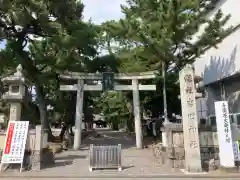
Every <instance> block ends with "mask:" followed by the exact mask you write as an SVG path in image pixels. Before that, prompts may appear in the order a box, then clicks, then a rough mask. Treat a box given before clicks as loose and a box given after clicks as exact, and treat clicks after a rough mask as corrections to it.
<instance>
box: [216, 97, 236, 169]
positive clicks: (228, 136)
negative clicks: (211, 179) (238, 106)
mask: <svg viewBox="0 0 240 180" xmlns="http://www.w3.org/2000/svg"><path fill="white" fill-rule="evenodd" d="M215 114H216V123H217V135H218V144H219V159H220V165H221V166H223V167H234V166H235V164H234V154H233V140H232V132H231V124H230V119H229V110H228V102H227V101H217V102H215Z"/></svg>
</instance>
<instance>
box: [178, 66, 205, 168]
mask: <svg viewBox="0 0 240 180" xmlns="http://www.w3.org/2000/svg"><path fill="white" fill-rule="evenodd" d="M179 80H180V94H181V105H182V123H183V135H184V149H185V168H186V171H188V172H192V173H197V172H201V171H202V164H201V154H200V145H199V133H198V120H197V108H196V89H195V83H194V71H193V68H192V66H191V65H187V66H186V67H185V68H184V69H182V70H181V71H180V73H179Z"/></svg>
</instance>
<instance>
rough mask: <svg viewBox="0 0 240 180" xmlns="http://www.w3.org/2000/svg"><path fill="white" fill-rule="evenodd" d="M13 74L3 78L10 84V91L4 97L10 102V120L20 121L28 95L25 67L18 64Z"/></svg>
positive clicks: (4, 81) (3, 80)
mask: <svg viewBox="0 0 240 180" xmlns="http://www.w3.org/2000/svg"><path fill="white" fill-rule="evenodd" d="M16 70H17V71H16V72H15V73H14V74H13V75H10V76H7V77H5V78H2V82H3V83H4V84H6V85H8V91H7V92H6V93H4V94H3V96H2V98H3V99H4V100H6V101H7V102H9V104H10V114H9V121H20V120H21V114H22V102H23V100H24V97H25V95H26V90H27V88H26V85H25V84H26V80H25V78H24V76H23V73H22V71H23V68H22V66H21V65H18V67H17V68H16Z"/></svg>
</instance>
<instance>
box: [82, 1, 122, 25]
mask: <svg viewBox="0 0 240 180" xmlns="http://www.w3.org/2000/svg"><path fill="white" fill-rule="evenodd" d="M82 2H83V4H84V5H85V8H84V13H83V14H84V19H85V20H89V19H90V18H91V19H92V21H93V22H94V23H96V24H101V23H102V22H104V21H107V20H118V19H120V18H121V17H123V13H122V12H121V7H120V5H121V4H126V0H82Z"/></svg>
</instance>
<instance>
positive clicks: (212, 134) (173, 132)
mask: <svg viewBox="0 0 240 180" xmlns="http://www.w3.org/2000/svg"><path fill="white" fill-rule="evenodd" d="M163 130H164V131H165V132H166V133H167V137H168V147H162V146H161V145H160V144H159V145H157V146H158V147H155V155H156V157H157V158H160V162H161V163H162V164H168V165H170V166H171V167H173V168H184V164H185V150H184V137H183V128H182V125H181V124H171V125H169V126H166V127H165V128H164V129H163ZM199 142H200V152H201V158H202V164H203V167H204V168H207V169H208V168H209V167H208V166H209V163H210V162H212V161H213V160H214V162H215V161H218V159H219V157H218V154H219V148H218V137H217V130H216V128H212V127H200V128H199Z"/></svg>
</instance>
